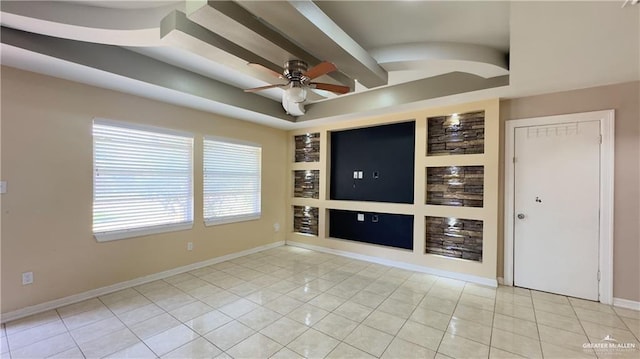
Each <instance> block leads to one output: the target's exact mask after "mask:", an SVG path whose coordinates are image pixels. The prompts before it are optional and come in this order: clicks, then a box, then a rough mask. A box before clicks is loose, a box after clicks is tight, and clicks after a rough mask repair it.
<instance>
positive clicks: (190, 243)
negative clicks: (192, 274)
mask: <svg viewBox="0 0 640 359" xmlns="http://www.w3.org/2000/svg"><path fill="white" fill-rule="evenodd" d="M187 250H188V251H192V250H193V242H187Z"/></svg>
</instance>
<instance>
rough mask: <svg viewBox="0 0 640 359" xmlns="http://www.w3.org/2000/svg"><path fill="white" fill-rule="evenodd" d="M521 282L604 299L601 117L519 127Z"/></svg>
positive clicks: (517, 249)
mask: <svg viewBox="0 0 640 359" xmlns="http://www.w3.org/2000/svg"><path fill="white" fill-rule="evenodd" d="M514 140H515V141H514V142H515V143H514V145H515V146H514V154H515V163H514V171H515V179H514V180H515V182H514V186H515V187H514V194H515V197H514V210H515V211H514V212H515V216H516V217H515V218H514V273H513V274H514V284H515V285H516V286H520V287H525V288H531V289H536V290H541V291H545V292H551V293H558V294H563V295H568V296H572V297H578V298H585V299H590V300H598V248H599V217H598V216H599V207H600V203H599V201H600V193H599V192H600V122H599V121H585V122H573V123H566V122H565V123H558V124H552V125H544V126H531V127H517V128H515V137H514Z"/></svg>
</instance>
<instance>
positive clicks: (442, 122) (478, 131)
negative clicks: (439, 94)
mask: <svg viewBox="0 0 640 359" xmlns="http://www.w3.org/2000/svg"><path fill="white" fill-rule="evenodd" d="M427 135H428V137H427V155H428V156H433V155H463V154H476V153H484V111H476V112H468V113H463V114H457V113H454V114H451V115H447V116H437V117H429V118H428V119H427Z"/></svg>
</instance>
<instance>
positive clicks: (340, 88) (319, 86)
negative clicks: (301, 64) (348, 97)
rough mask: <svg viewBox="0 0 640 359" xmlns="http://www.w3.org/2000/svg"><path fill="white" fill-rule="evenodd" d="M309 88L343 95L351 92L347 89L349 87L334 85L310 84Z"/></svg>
mask: <svg viewBox="0 0 640 359" xmlns="http://www.w3.org/2000/svg"><path fill="white" fill-rule="evenodd" d="M309 86H310V87H311V88H315V89H318V90H326V91H331V92H335V93H339V94H345V93H349V92H350V91H351V88H349V86H342V85H334V84H324V83H317V82H312V83H310V84H309Z"/></svg>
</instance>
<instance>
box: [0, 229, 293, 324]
mask: <svg viewBox="0 0 640 359" xmlns="http://www.w3.org/2000/svg"><path fill="white" fill-rule="evenodd" d="M284 244H285V242H284V241H278V242H274V243H269V244H265V245H263V246H259V247H255V248H251V249H247V250H244V251H240V252H235V253H230V254H227V255H224V256H220V257H215V258H211V259H207V260H205V261H201V262H196V263H191V264H187V265H185V266H182V267H177V268H173V269H169V270H166V271H164V272H159V273H154V274H150V275H147V276H144V277H139V278H135V279H132V280H128V281H125V282H120V283H116V284H112V285H108V286H106V287H102V288H96V289H92V290H89V291H86V292H83V293H78V294H74V295H70V296H68V297H64V298H60V299H55V300H52V301H48V302H44V303H40V304H36V305H32V306H29V307H25V308H21V309H17V310H14V311H11V312H7V313H2V318H1V319H0V322H2V323H6V322H9V321H12V320H16V319H20V318H24V317H27V316H30V315H33V314H38V313H42V312H46V311H47V310H51V309H56V308H59V307H62V306H65V305H69V304H74V303H78V302H81V301H83V300H87V299H91V298H95V297H98V296H101V295H105V294H109V293H113V292H117V291H119V290H123V289H127V288H130V287H134V286H138V285H141V284H145V283H149V282H153V281H156V280H160V279H164V278H167V277H171V276H173V275H176V274H180V273H185V272H189V271H192V270H195V269H198V268H202V267H206V266H210V265H213V264H217V263H221V262H224V261H228V260H231V259H236V258H239V257H244V256H246V255H249V254H254V253H257V252H262V251H264V250H267V249H272V248H276V247H280V246H283V245H284Z"/></svg>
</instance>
